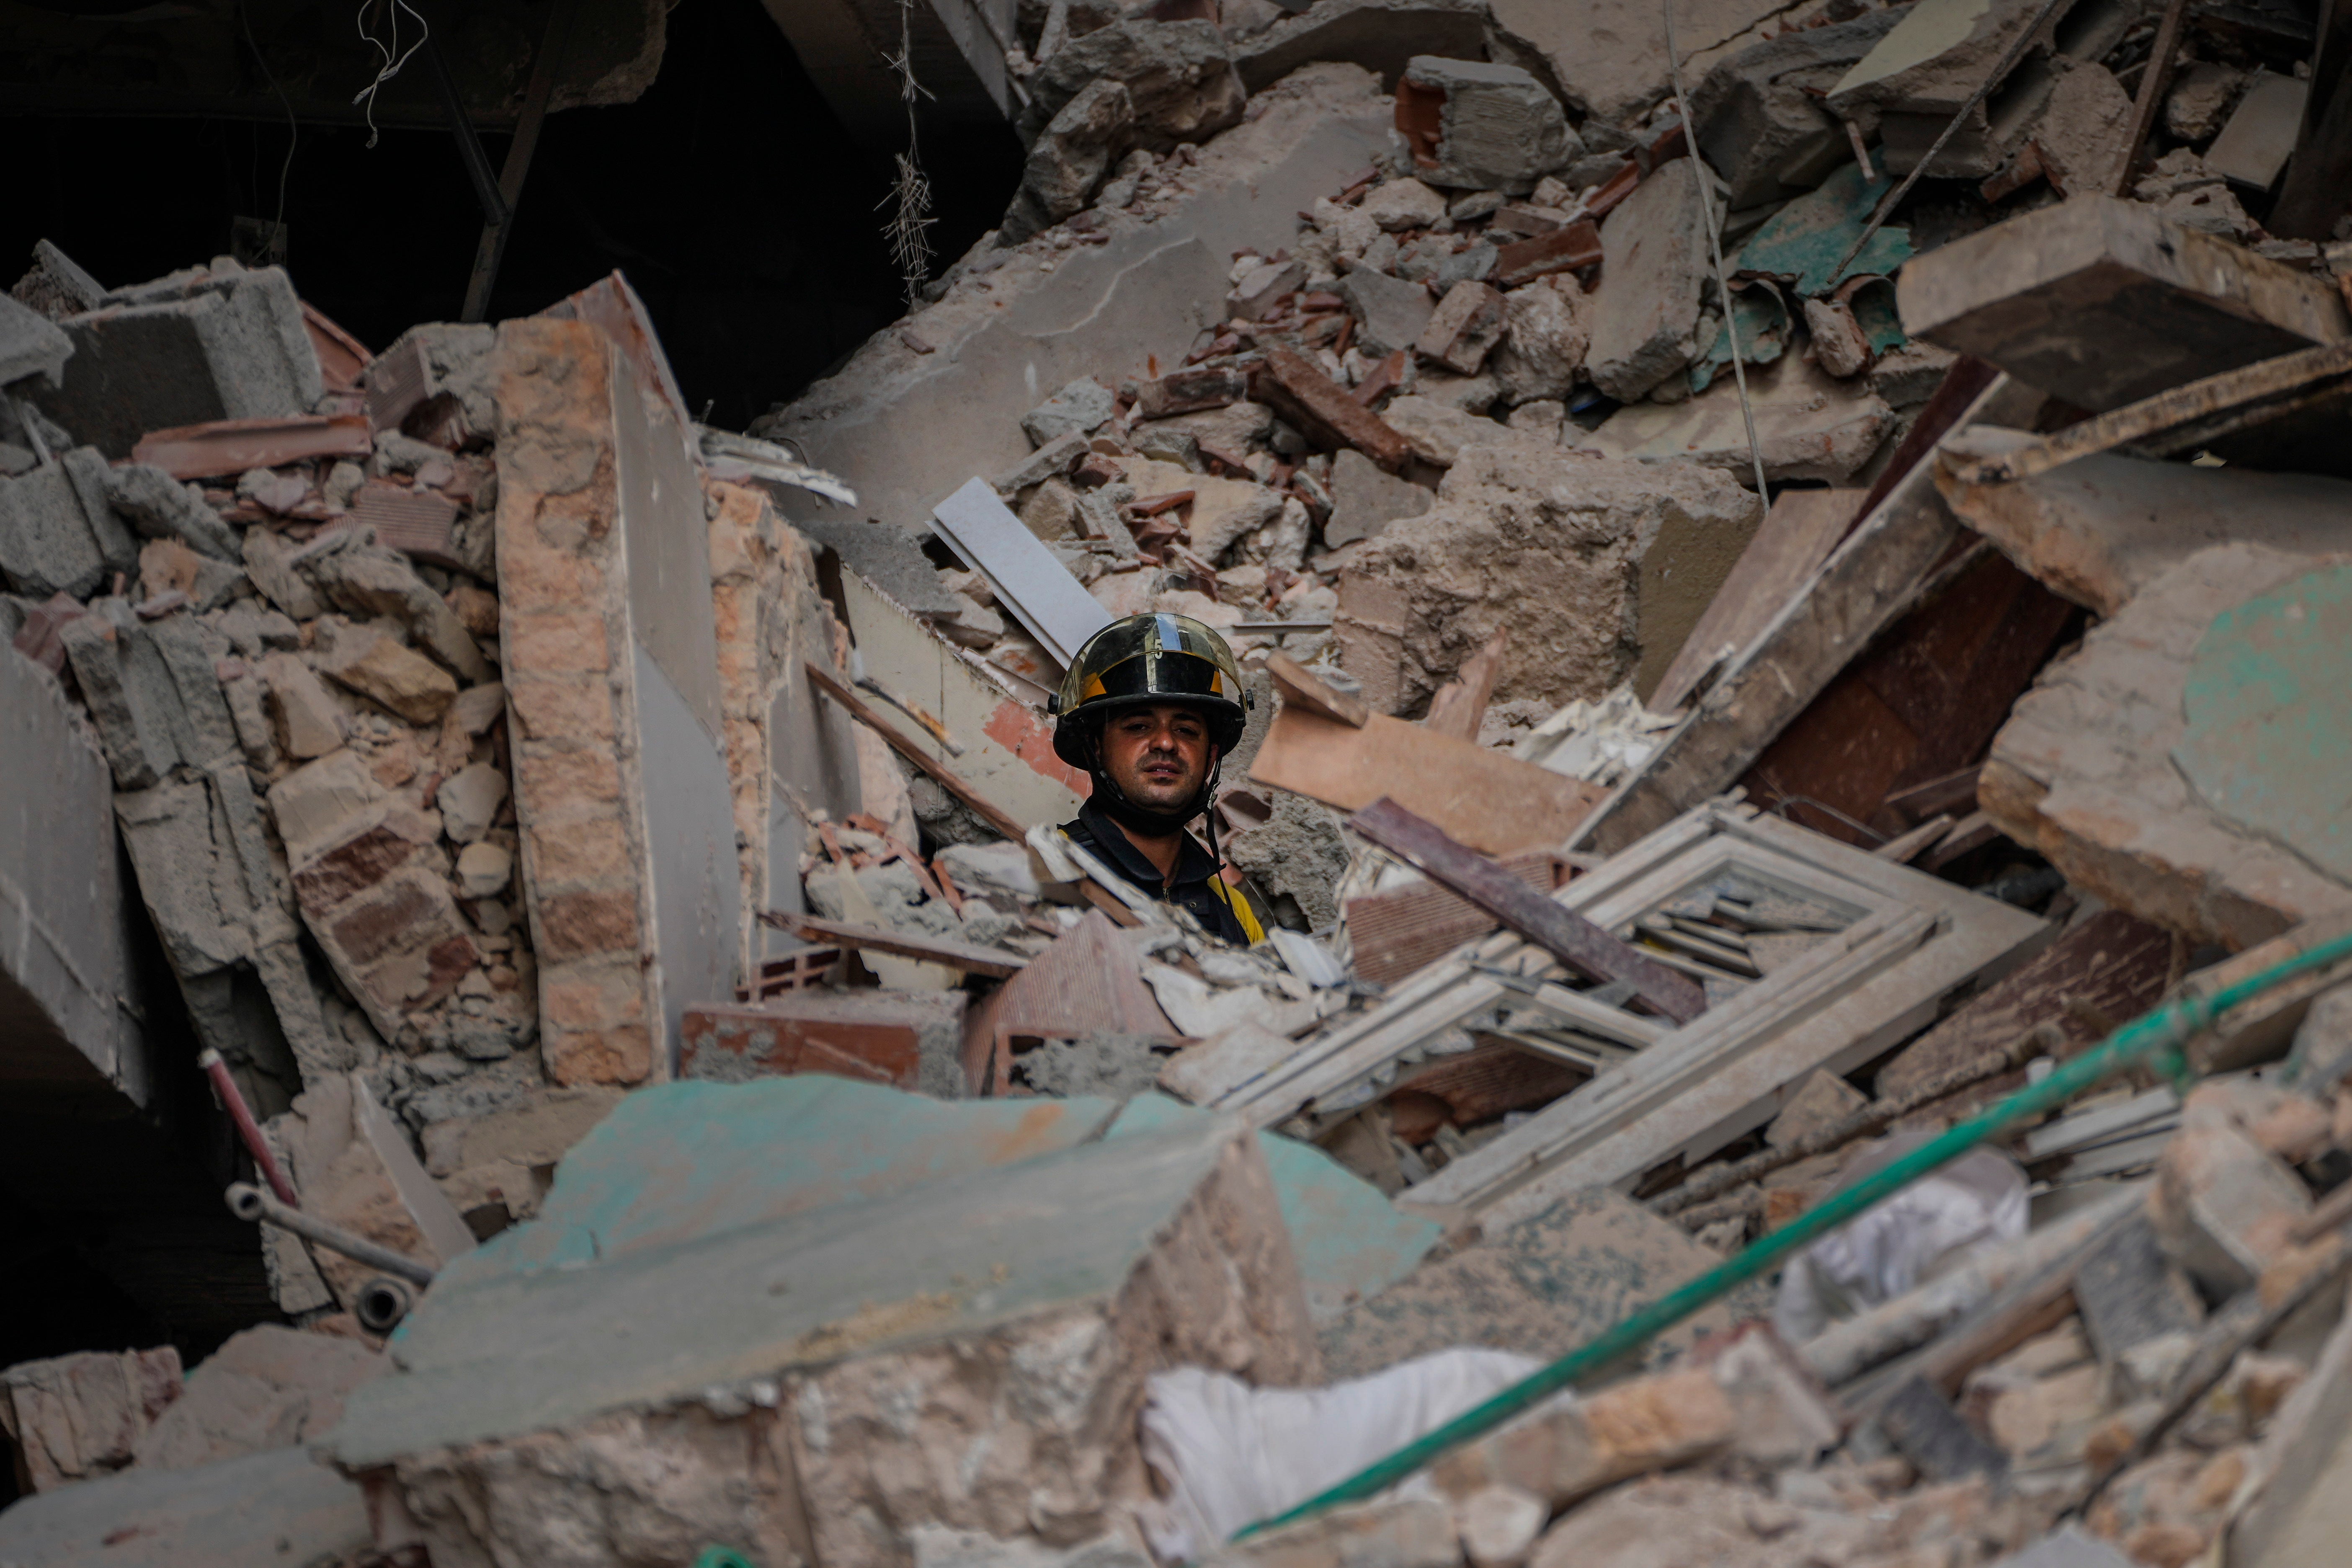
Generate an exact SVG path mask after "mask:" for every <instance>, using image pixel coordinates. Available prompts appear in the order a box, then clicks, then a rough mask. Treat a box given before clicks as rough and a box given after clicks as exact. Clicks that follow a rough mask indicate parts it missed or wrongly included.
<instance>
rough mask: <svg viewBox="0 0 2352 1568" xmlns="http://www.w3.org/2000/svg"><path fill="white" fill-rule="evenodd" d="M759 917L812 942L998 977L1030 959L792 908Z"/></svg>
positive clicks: (1010, 973) (1015, 971)
mask: <svg viewBox="0 0 2352 1568" xmlns="http://www.w3.org/2000/svg"><path fill="white" fill-rule="evenodd" d="M760 920H761V923H763V924H766V925H771V926H773V927H775V928H776V929H777V930H778V931H790V932H792V933H793V935H794V936H797V937H801V938H803V939H804V940H806V941H809V942H826V943H829V944H831V945H832V946H835V947H855V948H859V949H862V950H866V951H870V952H888V953H895V954H897V955H898V957H900V958H919V959H923V960H925V961H927V962H929V963H944V964H946V965H947V966H948V967H949V968H950V969H960V970H961V971H962V972H963V973H966V974H985V975H988V976H990V977H991V978H993V979H997V980H1003V979H1009V978H1010V977H1011V976H1013V975H1015V974H1018V973H1021V971H1022V969H1023V968H1024V967H1025V966H1026V965H1027V963H1029V961H1028V960H1027V959H1025V958H1024V957H1022V956H1021V955H1020V954H1019V953H1017V952H1005V951H1004V950H1003V948H998V947H981V946H979V945H977V944H975V943H972V942H950V940H948V939H947V938H946V937H938V936H923V935H920V934H919V933H916V932H910V931H888V930H886V929H884V928H883V927H880V926H866V925H853V924H851V923H849V922H848V921H828V920H819V919H818V918H817V917H816V916H814V915H803V914H794V913H793V912H792V911H791V910H761V911H760Z"/></svg>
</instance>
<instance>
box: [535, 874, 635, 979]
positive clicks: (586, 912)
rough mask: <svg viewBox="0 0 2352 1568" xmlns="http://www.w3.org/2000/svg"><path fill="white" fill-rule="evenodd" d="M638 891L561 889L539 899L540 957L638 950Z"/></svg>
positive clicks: (553, 959) (559, 958)
mask: <svg viewBox="0 0 2352 1568" xmlns="http://www.w3.org/2000/svg"><path fill="white" fill-rule="evenodd" d="M637 947H638V942H637V895H636V890H635V889H634V888H617V889H610V890H607V891H604V892H587V893H564V894H561V895H559V896H557V897H555V898H551V899H541V900H540V903H539V952H540V957H541V960H542V961H544V962H548V963H562V961H563V960H565V959H567V958H575V957H581V956H583V955H585V954H589V953H598V952H636V951H637Z"/></svg>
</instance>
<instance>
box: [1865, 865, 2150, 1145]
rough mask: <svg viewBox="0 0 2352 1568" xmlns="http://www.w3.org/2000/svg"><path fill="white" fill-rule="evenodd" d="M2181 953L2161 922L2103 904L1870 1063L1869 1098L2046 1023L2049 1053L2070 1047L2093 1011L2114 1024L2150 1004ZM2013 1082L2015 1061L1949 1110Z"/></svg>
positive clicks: (1907, 1088)
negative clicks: (2055, 1038)
mask: <svg viewBox="0 0 2352 1568" xmlns="http://www.w3.org/2000/svg"><path fill="white" fill-rule="evenodd" d="M2180 962H2181V951H2180V943H2179V938H2177V937H2175V936H2174V935H2173V934H2172V933H2171V932H2170V931H2166V930H2165V929H2164V928H2163V927H2161V926H2158V925H2151V924H2150V923H2148V922H2147V921H2143V920H2140V919H2138V918H2137V917H2136V916H2133V915H2128V914H2126V913H2125V912H2124V911H2123V910H2103V911H2101V912H2100V913H2098V914H2095V915H2093V916H2092V917H2091V918H2090V919H2089V920H2086V921H2083V922H2082V923H2081V924H2080V925H2077V926H2075V927H2074V929H2073V930H2071V931H2066V932H2064V933H2063V934H2062V935H2060V936H2059V937H2058V938H2057V939H2056V940H2055V941H2053V942H2051V944H2050V945H2049V946H2048V947H2046V948H2044V949H2042V952H2040V953H2038V954H2036V955H2035V956H2034V957H2033V958H2032V959H2030V960H2028V961H2027V962H2026V963H2023V964H2021V965H2020V966H2019V968H2018V970H2017V973H2014V974H2011V976H2009V978H2008V979H2006V980H2003V981H2001V982H2000V984H1997V985H1994V986H1992V987H1991V988H1990V989H1989V990H1987V991H1985V992H1984V993H1983V994H1980V995H1979V996H1978V997H1976V998H1975V999H1974V1000H1973V1001H1970V1002H1969V1003H1968V1004H1967V1005H1965V1006H1963V1007H1961V1008H1960V1010H1959V1011H1958V1012H1957V1013H1954V1014H1953V1015H1952V1016H1950V1017H1948V1018H1947V1019H1945V1020H1944V1021H1943V1022H1941V1023H1939V1024H1937V1026H1935V1027H1934V1028H1932V1029H1930V1030H1928V1031H1927V1033H1926V1034H1924V1035H1922V1036H1920V1037H1918V1038H1917V1039H1916V1040H1914V1041H1913V1042H1912V1043H1911V1044H1909V1045H1908V1046H1906V1047H1904V1048H1903V1050H1902V1052H1901V1054H1899V1055H1898V1056H1896V1057H1895V1059H1894V1060H1892V1061H1890V1062H1888V1063H1887V1064H1886V1065H1885V1067H1883V1068H1880V1069H1879V1070H1878V1079H1877V1082H1876V1084H1875V1085H1874V1089H1876V1092H1877V1095H1878V1098H1879V1099H1881V1100H1892V1099H1896V1098H1900V1097H1902V1096H1904V1095H1907V1094H1910V1093H1912V1092H1913V1091H1915V1090H1916V1089H1918V1088H1919V1087H1920V1086H1921V1085H1923V1084H1926V1083H1927V1082H1928V1081H1930V1080H1931V1079H1937V1078H1938V1077H1941V1076H1942V1075H1944V1074H1946V1073H1949V1072H1952V1071H1954V1070H1955V1069H1957V1068H1961V1067H1963V1066H1965V1065H1966V1064H1968V1063H1970V1062H1973V1061H1976V1060H1978V1059H1979V1058H1981V1057H1983V1056H1984V1055H1985V1053H1986V1052H1988V1051H1995V1050H2000V1049H2001V1048H2002V1047H2006V1046H2007V1045H2009V1044H2010V1042H2011V1041H2012V1040H2015V1039H2017V1038H2019V1037H2021V1036H2023V1035H2027V1034H2030V1033H2032V1031H2033V1030H2034V1029H2036V1028H2039V1027H2041V1026H2042V1025H2045V1024H2047V1025H2050V1026H2053V1027H2054V1028H2056V1029H2058V1030H2060V1031H2061V1032H2062V1034H2063V1045H2062V1046H2061V1047H2059V1050H2058V1052H2057V1053H2056V1054H2059V1055H2072V1054H2073V1053H2074V1052H2075V1051H2078V1050H2080V1049H2082V1048H2083V1047H2086V1046H2088V1045H2090V1044H2091V1043H2093V1042H2094V1041H2095V1040H2097V1039H2098V1038H2100V1037H2101V1036H2102V1035H2103V1034H2104V1033H2105V1030H2103V1029H2102V1028H2101V1027H2100V1026H2099V1024H2098V1022H2097V1020H2099V1019H2101V1018H2105V1019H2109V1020H2112V1021H2113V1022H2114V1023H2116V1024H2123V1023H2126V1022H2128V1021H2130V1020H2131V1019H2133V1018H2137V1017H2138V1016H2140V1015H2141V1014H2142V1013H2145V1012H2147V1010H2148V1009H2149V1008H2150V1007H2153V1006H2154V1005H2156V1004H2157V1003H2158V1001H2159V1000H2161V999H2162V997H2163V995H2164V994H2165V992H2166V991H2167V990H2168V989H2169V987H2170V985H2171V984H2172V981H2173V978H2174V974H2175V969H2176V965H2178V964H2179V963H2180ZM2021 1081H2023V1074H2022V1071H2019V1072H2014V1073H2010V1074H2007V1075H2004V1076H2003V1077H2001V1078H1998V1079H1988V1080H1987V1081H1985V1082H1984V1083H1981V1084H1979V1085H1978V1086H1977V1087H1976V1089H1973V1090H1972V1091H1971V1098H1970V1099H1969V1100H1968V1101H1966V1102H1955V1104H1954V1105H1953V1106H1952V1107H1951V1109H1952V1110H1955V1111H1958V1110H1965V1109H1966V1106H1967V1104H1973V1103H1976V1102H1977V1101H1980V1100H1990V1099H1995V1098H1998V1097H1999V1096H2000V1095H2001V1094H2004V1093H2006V1092H2008V1090H2009V1089H2011V1088H2013V1087H2014V1086H2015V1085H2017V1084H2018V1083H2020V1082H2021Z"/></svg>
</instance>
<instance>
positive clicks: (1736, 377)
mask: <svg viewBox="0 0 2352 1568" xmlns="http://www.w3.org/2000/svg"><path fill="white" fill-rule="evenodd" d="M1658 8H1659V10H1660V11H1662V12H1663V13H1664V15H1665V18H1666V69H1667V72H1668V74H1669V75H1670V76H1672V77H1673V79H1674V89H1675V113H1676V114H1679V115H1681V116H1682V121H1683V144H1684V145H1685V147H1687V148H1688V149H1689V151H1688V152H1687V153H1685V154H1684V156H1685V157H1687V158H1688V159H1689V160H1690V161H1691V163H1693V164H1694V165H1696V167H1697V169H1698V210H1699V216H1702V217H1704V218H1706V248H1707V254H1708V255H1709V256H1710V257H1711V258H1713V259H1714V262H1715V299H1716V303H1717V304H1718V305H1720V306H1722V307H1723V330H1724V331H1725V333H1726V334H1727V336H1729V338H1730V339H1731V379H1732V381H1733V383H1734V384H1736V385H1738V388H1739V418H1740V421H1741V423H1743V424H1745V425H1746V426H1748V457H1749V458H1751V459H1752V460H1753V461H1754V462H1755V464H1756V499H1757V500H1759V501H1763V502H1766V503H1767V504H1769V502H1770V500H1771V497H1772V492H1771V491H1770V490H1769V489H1766V488H1765V485H1764V446H1763V443H1762V442H1760V441H1759V440H1757V438H1756V409H1755V406H1754V405H1752V404H1750V403H1749V402H1748V366H1747V363H1746V361H1745V360H1744V359H1743V358H1742V357H1741V355H1740V353H1739V315H1738V311H1736V310H1733V309H1732V308H1731V285H1730V284H1729V283H1728V282H1727V280H1726V279H1725V278H1724V272H1723V230H1722V228H1721V226H1718V225H1717V223H1716V221H1715V171H1714V170H1712V169H1710V168H1708V167H1707V166H1706V159H1705V158H1703V157H1701V156H1700V155H1699V151H1698V132H1697V128H1696V126H1694V125H1692V124H1691V111H1690V100H1689V98H1688V97H1686V96H1685V94H1684V92H1683V55H1682V50H1681V49H1680V48H1678V47H1676V46H1675V0H1659V4H1658Z"/></svg>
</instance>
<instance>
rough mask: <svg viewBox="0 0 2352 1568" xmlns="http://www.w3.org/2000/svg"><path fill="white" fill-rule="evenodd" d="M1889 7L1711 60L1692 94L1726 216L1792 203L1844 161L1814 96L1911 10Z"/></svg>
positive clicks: (1838, 131) (1838, 136) (1839, 136)
mask: <svg viewBox="0 0 2352 1568" xmlns="http://www.w3.org/2000/svg"><path fill="white" fill-rule="evenodd" d="M1910 9H1911V8H1910V6H1908V5H1895V6H1890V7H1888V8H1887V9H1885V10H1884V11H1873V12H1871V13H1869V14H1868V15H1866V16H1857V17H1855V18H1854V19H1853V21H1851V22H1839V23H1836V24H1834V25H1833V26H1827V27H1799V28H1796V29H1794V30H1792V31H1790V32H1786V33H1783V34H1781V35H1780V37H1777V38H1773V39H1770V40H1769V41H1767V42H1765V43H1761V44H1756V45H1753V46H1751V47H1748V48H1745V49H1742V50H1740V51H1739V52H1738V54H1735V55H1731V56H1729V57H1727V58H1724V59H1722V60H1719V61H1717V63H1716V66H1715V68H1714V69H1712V70H1710V71H1708V72H1707V73H1706V79H1705V80H1703V81H1701V82H1700V83H1699V84H1698V86H1697V88H1696V89H1695V90H1694V91H1693V92H1692V93H1691V121H1692V123H1693V124H1694V125H1695V126H1696V127H1697V132H1698V138H1697V140H1698V147H1699V151H1700V152H1701V153H1704V154H1705V155H1706V161H1707V162H1708V163H1710V164H1712V165H1713V166H1714V168H1715V170H1716V172H1717V174H1721V175H1722V176H1723V177H1724V179H1725V180H1727V182H1729V184H1730V186H1731V193H1730V195H1729V197H1728V198H1727V199H1728V201H1729V203H1730V205H1731V207H1732V208H1733V210H1735V211H1737V210H1738V209H1739V208H1741V207H1749V206H1755V205H1759V204H1760V203H1763V202H1769V201H1775V200H1778V199H1780V198H1781V197H1784V196H1793V195H1797V194H1798V193H1799V192H1800V191H1805V190H1811V188H1812V187H1813V186H1814V185H1816V184H1820V182H1821V179H1822V175H1824V174H1827V173H1828V172H1829V171H1830V170H1831V169H1832V168H1834V167H1835V166H1836V165H1838V164H1839V163H1843V162H1845V161H1846V159H1847V158H1848V157H1850V156H1851V155H1852V153H1851V150H1850V149H1849V148H1848V147H1847V146H1846V138H1845V129H1844V127H1843V126H1842V125H1840V124H1839V123H1838V122H1837V121H1836V120H1835V119H1834V118H1832V116H1831V115H1830V114H1829V113H1827V112H1826V111H1825V110H1822V107H1821V103H1820V99H1821V95H1822V93H1824V92H1826V91H1828V90H1829V89H1830V88H1831V87H1832V86H1834V85H1835V84H1836V82H1837V79H1838V78H1839V77H1841V76H1843V75H1844V74H1845V70H1846V68H1847V67H1849V66H1851V65H1853V63H1854V62H1855V61H1856V60H1858V59H1860V58H1862V57H1863V56H1864V55H1866V54H1868V53H1869V52H1870V51H1871V49H1872V48H1874V47H1876V45H1877V43H1878V40H1879V39H1881V38H1883V37H1885V36H1886V35H1887V33H1888V32H1889V31H1890V30H1891V29H1892V28H1893V27H1894V26H1895V23H1897V22H1899V21H1901V20H1902V19H1903V17H1904V16H1906V15H1907V14H1908V13H1909V11H1910Z"/></svg>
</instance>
